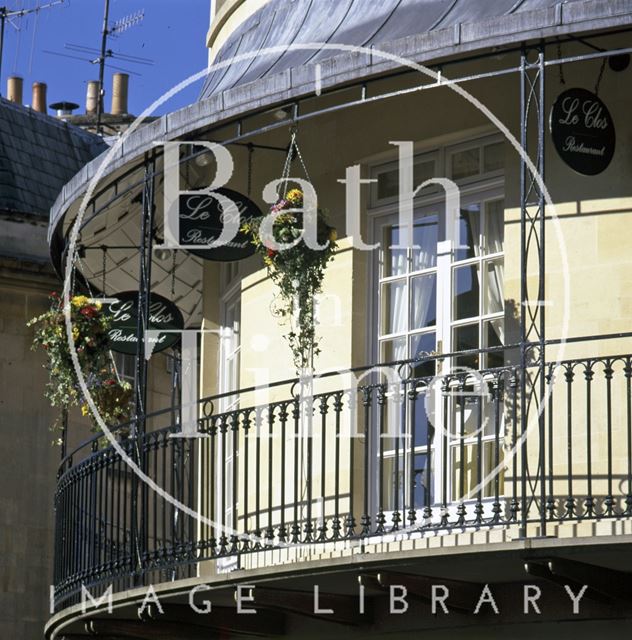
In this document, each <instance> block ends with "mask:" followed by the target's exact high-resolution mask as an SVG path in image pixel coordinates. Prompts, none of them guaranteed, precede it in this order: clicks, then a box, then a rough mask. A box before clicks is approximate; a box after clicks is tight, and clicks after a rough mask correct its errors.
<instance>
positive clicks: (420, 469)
mask: <svg viewBox="0 0 632 640" xmlns="http://www.w3.org/2000/svg"><path fill="white" fill-rule="evenodd" d="M414 465H415V467H414V482H415V508H416V509H420V508H421V507H425V506H426V505H427V504H432V502H433V500H432V496H431V495H430V489H431V487H432V480H431V479H430V477H429V475H430V470H429V469H427V468H426V467H427V466H428V460H427V458H426V455H425V454H416V455H415V461H414ZM428 485H430V487H429V486H428Z"/></svg>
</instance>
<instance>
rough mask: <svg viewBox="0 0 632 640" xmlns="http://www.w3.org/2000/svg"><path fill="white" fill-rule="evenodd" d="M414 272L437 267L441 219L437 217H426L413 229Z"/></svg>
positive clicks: (418, 221) (417, 222) (416, 223)
mask: <svg viewBox="0 0 632 640" xmlns="http://www.w3.org/2000/svg"><path fill="white" fill-rule="evenodd" d="M413 236H414V237H413V244H414V245H415V246H416V247H419V249H413V250H412V253H413V271H421V270H422V269H430V268H431V267H436V266H437V242H438V240H439V219H438V217H437V216H436V215H434V214H433V215H429V216H424V217H423V218H422V219H421V220H417V221H416V222H415V226H414V227H413Z"/></svg>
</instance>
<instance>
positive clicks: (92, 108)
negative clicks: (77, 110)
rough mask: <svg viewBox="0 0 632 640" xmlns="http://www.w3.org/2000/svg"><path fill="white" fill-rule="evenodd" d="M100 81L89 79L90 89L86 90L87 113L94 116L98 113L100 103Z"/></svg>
mask: <svg viewBox="0 0 632 640" xmlns="http://www.w3.org/2000/svg"><path fill="white" fill-rule="evenodd" d="M99 93H100V91H99V81H98V80H90V81H88V89H87V91H86V114H87V115H90V116H93V115H96V112H97V106H98V104H99Z"/></svg>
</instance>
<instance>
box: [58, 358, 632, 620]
mask: <svg viewBox="0 0 632 640" xmlns="http://www.w3.org/2000/svg"><path fill="white" fill-rule="evenodd" d="M487 351H493V350H487ZM496 351H497V350H496ZM514 351H515V350H514ZM478 353H479V352H461V353H460V354H458V355H459V359H460V360H459V361H456V364H457V365H459V363H461V364H466V361H468V358H469V359H470V360H471V359H472V358H475V357H476V355H477V354H478ZM452 355H453V354H447V355H442V356H428V357H427V358H425V359H423V360H415V361H410V362H403V363H402V362H399V363H394V364H391V365H379V366H375V367H370V368H369V367H363V368H360V369H357V370H353V371H348V372H345V373H344V374H341V373H335V374H334V373H331V374H326V375H324V376H322V377H321V378H320V379H319V380H318V381H317V383H316V384H315V387H314V393H313V395H312V396H311V399H310V394H309V393H299V389H300V385H298V384H297V382H296V381H290V382H283V383H278V384H276V385H273V386H272V387H271V389H270V393H271V395H273V396H275V397H281V398H284V399H281V400H275V401H273V402H270V403H265V404H260V405H257V404H256V403H254V402H253V391H254V390H253V389H246V390H244V391H240V392H239V393H236V394H233V395H232V396H231V397H230V398H229V399H227V398H226V396H223V397H221V396H217V397H214V398H205V399H203V400H201V401H200V403H199V411H200V413H199V415H200V417H199V420H198V425H197V428H198V431H199V433H198V437H195V438H184V437H174V436H178V435H180V436H181V435H182V434H181V433H180V426H179V423H180V419H179V409H177V408H174V409H172V410H170V411H163V412H160V413H156V414H152V415H147V416H145V417H144V418H142V419H141V420H139V421H137V422H136V423H135V424H133V425H132V427H133V429H132V431H134V429H137V431H138V436H136V437H129V438H124V437H120V438H119V440H120V447H121V450H122V452H124V453H125V455H126V456H127V457H129V460H130V461H131V462H132V463H134V464H136V465H137V466H138V468H139V469H140V470H142V472H143V473H144V474H145V475H146V477H147V478H148V480H149V481H151V483H154V486H152V487H150V486H148V483H146V482H142V481H141V480H140V479H139V477H138V475H137V474H136V473H133V472H132V470H131V469H130V467H129V466H128V461H126V460H124V459H123V458H122V456H121V455H120V453H119V452H117V451H116V450H115V448H114V447H112V446H107V447H103V444H102V442H103V440H102V438H101V439H100V438H99V437H98V436H95V437H94V438H93V439H92V440H90V441H88V442H86V443H85V444H84V445H82V446H81V447H79V448H78V449H76V450H75V451H73V452H72V453H71V454H69V455H68V456H66V458H65V459H64V460H63V461H62V464H61V467H60V472H59V482H58V487H57V491H56V495H55V510H56V539H55V602H56V607H57V608H58V609H61V608H64V607H66V606H68V605H70V604H72V603H74V602H77V601H78V599H79V596H80V594H81V588H82V585H83V586H85V587H86V588H90V589H92V590H93V591H99V588H100V587H99V586H100V585H101V587H104V586H105V585H110V584H112V585H114V590H115V591H123V590H125V589H127V588H129V587H131V586H139V585H142V584H156V583H160V582H166V581H172V580H175V579H178V578H184V577H194V576H196V575H198V573H197V572H198V570H199V567H200V566H201V565H203V564H204V563H207V562H210V563H211V564H213V566H214V569H213V570H214V571H218V572H227V571H230V570H231V569H234V568H236V567H239V568H241V569H248V568H255V567H257V566H264V565H266V564H270V563H280V562H283V561H286V562H287V561H288V560H291V559H292V558H297V557H299V556H301V557H306V556H313V557H318V554H319V553H321V552H322V551H323V550H325V549H327V550H329V551H331V552H332V553H335V552H336V550H338V551H341V550H344V549H349V548H350V547H358V545H359V544H360V543H362V551H363V552H364V551H366V550H367V548H368V547H369V546H370V545H378V544H380V543H381V542H383V541H384V540H394V539H400V540H401V539H407V540H423V539H425V538H428V537H432V536H438V535H442V534H449V533H458V532H468V531H469V532H473V531H480V530H500V531H510V530H511V531H513V535H514V536H519V537H522V538H524V537H532V536H538V537H541V536H544V535H549V536H551V535H552V536H557V535H560V527H564V526H567V523H568V526H572V527H573V535H575V536H583V535H586V536H593V535H595V533H596V532H597V529H596V528H595V527H596V526H597V525H596V523H598V522H599V521H614V520H618V519H625V518H628V517H630V516H632V395H631V382H632V355H619V356H603V357H601V356H600V357H584V358H578V359H571V360H565V361H562V362H551V363H548V364H546V365H542V364H541V363H540V364H537V363H535V364H527V365H526V366H524V367H523V366H519V365H513V364H507V365H505V366H502V367H497V368H494V369H489V370H486V371H474V370H466V369H464V370H459V367H458V366H457V367H456V371H457V372H456V373H449V374H447V375H441V374H440V375H435V371H436V370H437V369H440V368H441V367H442V366H444V365H445V364H446V363H448V362H450V361H452V362H453V363H454V361H455V358H452V357H451V356H452ZM511 355H512V352H511V350H509V349H507V350H506V353H505V359H506V361H510V357H511ZM514 355H515V352H514ZM468 362H469V361H468ZM470 364H475V361H474V360H472V361H471V362H470ZM523 372H524V373H523ZM352 380H356V381H357V383H351V381H352ZM319 387H321V388H319ZM542 399H543V400H542ZM228 400H230V401H231V402H232V403H234V402H235V401H236V400H239V404H233V405H232V408H231V409H230V410H228V411H223V412H222V411H219V410H218V407H221V406H222V405H223V404H224V403H226V402H227V401H228ZM123 431H124V430H123V429H122V428H121V429H119V433H123ZM155 487H157V488H159V489H160V490H161V491H160V492H159V491H156V490H155ZM162 492H164V493H162ZM582 527H584V528H582ZM270 550H277V551H278V552H279V554H278V556H276V559H273V558H272V556H271V555H270V554H269V553H268V554H266V552H268V551H270Z"/></svg>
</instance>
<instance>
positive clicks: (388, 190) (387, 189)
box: [377, 169, 399, 200]
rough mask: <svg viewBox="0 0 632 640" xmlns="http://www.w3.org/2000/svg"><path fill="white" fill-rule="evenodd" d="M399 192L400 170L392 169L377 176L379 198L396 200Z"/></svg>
mask: <svg viewBox="0 0 632 640" xmlns="http://www.w3.org/2000/svg"><path fill="white" fill-rule="evenodd" d="M398 192H399V170H398V169H391V170H390V171H382V172H381V173H378V174H377V198H378V200H384V199H386V198H394V197H396V196H397V194H398Z"/></svg>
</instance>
